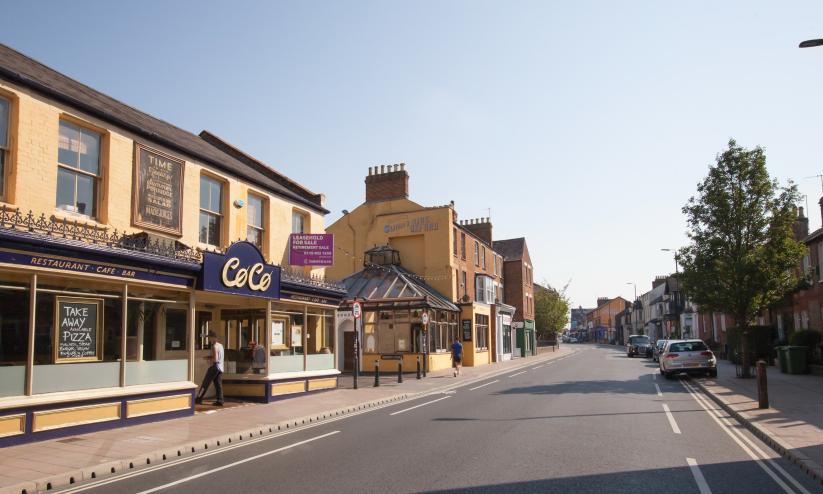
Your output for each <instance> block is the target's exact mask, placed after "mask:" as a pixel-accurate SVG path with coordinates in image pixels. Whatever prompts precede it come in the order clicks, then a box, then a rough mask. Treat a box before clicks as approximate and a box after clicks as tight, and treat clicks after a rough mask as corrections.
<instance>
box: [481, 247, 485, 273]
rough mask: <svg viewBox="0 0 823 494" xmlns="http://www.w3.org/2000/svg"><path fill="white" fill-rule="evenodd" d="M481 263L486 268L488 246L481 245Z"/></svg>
mask: <svg viewBox="0 0 823 494" xmlns="http://www.w3.org/2000/svg"><path fill="white" fill-rule="evenodd" d="M480 265H481V266H483V270H484V271H485V270H486V246H485V245H481V246H480Z"/></svg>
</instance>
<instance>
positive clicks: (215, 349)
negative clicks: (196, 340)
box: [194, 331, 224, 407]
mask: <svg viewBox="0 0 823 494" xmlns="http://www.w3.org/2000/svg"><path fill="white" fill-rule="evenodd" d="M208 338H209V344H210V345H211V355H209V356H208V357H203V358H205V359H206V360H211V361H212V364H211V366H209V370H207V371H206V376H205V377H204V378H203V384H202V385H201V386H200V392H199V393H198V395H197V399H195V400H194V401H195V403H197V404H198V405H199V404H202V403H203V397H204V396H205V395H206V392H207V391H208V390H209V386H210V385H211V383H212V382H214V391H215V393H216V395H217V401H215V402H214V405H215V406H218V407H222V406H223V357H224V355H223V354H224V352H223V345H222V344H221V343H220V341H218V339H217V333H215V332H214V331H209V335H208Z"/></svg>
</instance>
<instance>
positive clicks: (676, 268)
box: [660, 249, 680, 274]
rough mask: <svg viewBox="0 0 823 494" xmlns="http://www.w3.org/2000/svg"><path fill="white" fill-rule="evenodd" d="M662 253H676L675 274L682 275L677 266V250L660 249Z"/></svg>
mask: <svg viewBox="0 0 823 494" xmlns="http://www.w3.org/2000/svg"><path fill="white" fill-rule="evenodd" d="M660 251H661V252H674V272H675V274H678V273H680V270H679V269H678V266H677V250H675V249H660Z"/></svg>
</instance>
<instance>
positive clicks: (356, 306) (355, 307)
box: [351, 302, 363, 319]
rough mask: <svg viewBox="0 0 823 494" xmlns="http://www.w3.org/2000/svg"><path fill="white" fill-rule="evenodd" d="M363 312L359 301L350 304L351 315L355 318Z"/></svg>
mask: <svg viewBox="0 0 823 494" xmlns="http://www.w3.org/2000/svg"><path fill="white" fill-rule="evenodd" d="M362 314H363V306H362V305H360V302H355V303H353V304H352V306H351V315H353V316H354V318H355V319H360V316H361V315H362Z"/></svg>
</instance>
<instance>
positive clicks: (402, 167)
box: [400, 163, 406, 172]
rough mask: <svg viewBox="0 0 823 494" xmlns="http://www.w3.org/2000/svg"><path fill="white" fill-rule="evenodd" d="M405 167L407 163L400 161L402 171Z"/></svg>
mask: <svg viewBox="0 0 823 494" xmlns="http://www.w3.org/2000/svg"><path fill="white" fill-rule="evenodd" d="M405 169H406V164H405V163H400V171H401V172H402V171H404V170H405Z"/></svg>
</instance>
